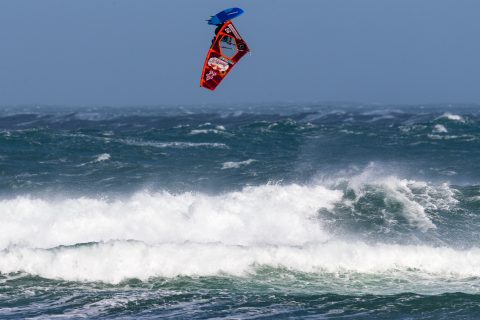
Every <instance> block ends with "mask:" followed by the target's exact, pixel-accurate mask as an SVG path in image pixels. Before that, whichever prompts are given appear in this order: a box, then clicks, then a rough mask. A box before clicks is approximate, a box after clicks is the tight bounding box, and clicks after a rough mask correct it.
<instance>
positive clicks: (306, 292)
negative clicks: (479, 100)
mask: <svg viewBox="0 0 480 320" xmlns="http://www.w3.org/2000/svg"><path fill="white" fill-rule="evenodd" d="M19 110H20V111H19ZM479 122H480V116H479V115H478V113H476V109H475V108H472V107H468V106H430V107H420V106H417V107H378V106H376V107H372V106H366V107H363V106H314V105H304V106H282V107H270V106H260V107H257V108H255V109H252V108H250V107H241V108H235V109H229V108H227V107H225V108H222V109H218V108H213V107H212V108H191V109H187V108H178V109H173V108H170V109H169V108H161V109H154V108H135V109H133V108H132V109H129V108H123V109H112V108H94V109H88V110H80V109H75V108H73V109H66V108H25V109H23V110H21V109H20V108H3V109H2V110H1V111H0V171H1V175H2V178H1V179H0V317H1V318H28V317H38V316H40V315H49V316H54V315H62V316H63V317H72V318H75V317H93V318H95V317H97V318H102V317H107V318H108V317H123V318H149V317H154V318H155V317H177V318H197V317H199V318H201V317H204V315H205V314H207V315H208V317H213V318H214V317H218V318H221V317H236V318H249V317H253V316H255V315H259V314H261V315H263V316H267V317H268V316H270V317H303V316H305V317H307V316H312V315H315V316H316V317H333V318H335V317H358V318H362V317H363V318H365V317H366V315H368V317H378V318H405V317H409V318H432V319H436V318H441V317H447V318H452V319H453V318H456V317H458V318H469V317H470V318H471V317H474V315H476V314H478V312H480V310H479V307H478V305H480V304H479V302H480V293H479V290H480V281H479V279H480V246H479V245H478V244H479V243H480V242H479V241H480V232H479V230H480V184H479V183H478V181H479V179H480V167H479V166H480V152H479V150H480V145H479V144H480V143H479V141H480V140H479V138H480V129H479V128H480V126H479V124H480V123H479ZM54 288H55V290H53V289H54ZM59 301H60V302H61V301H63V302H62V303H60V302H59ZM452 301H455V303H452ZM139 305H140V306H142V307H141V308H139V307H138V306H139ZM432 305H434V306H436V307H434V308H430V307H429V306H432ZM365 310H367V313H365ZM202 312H203V313H202ZM202 314H203V316H202Z"/></svg>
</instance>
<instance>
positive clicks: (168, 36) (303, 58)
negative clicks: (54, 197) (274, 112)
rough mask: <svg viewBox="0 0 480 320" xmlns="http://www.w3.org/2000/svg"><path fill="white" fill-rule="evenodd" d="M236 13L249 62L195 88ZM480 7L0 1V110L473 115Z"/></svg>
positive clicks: (438, 1) (459, 2)
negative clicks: (446, 111) (268, 108)
mask: <svg viewBox="0 0 480 320" xmlns="http://www.w3.org/2000/svg"><path fill="white" fill-rule="evenodd" d="M232 6H239V7H242V8H243V9H245V11H246V12H245V14H244V15H243V16H241V17H240V18H238V19H237V20H236V21H235V24H236V26H237V28H238V29H239V31H240V33H241V34H242V36H243V37H244V38H245V39H246V40H247V43H248V44H249V46H250V48H251V50H252V54H251V55H247V56H246V57H245V58H244V59H243V60H242V61H241V62H240V63H239V65H238V66H236V67H235V69H234V70H233V71H232V72H231V73H230V74H229V76H228V79H226V80H225V81H224V82H223V83H222V84H221V85H220V86H219V88H218V89H217V90H216V91H215V92H210V91H207V90H205V89H201V88H200V87H199V86H198V83H199V76H200V72H201V67H202V64H203V60H204V59H205V54H206V52H207V49H208V47H209V44H210V40H211V38H212V35H213V30H214V28H213V27H211V26H208V25H207V24H206V22H205V21H204V20H205V19H207V18H208V17H209V16H210V15H212V14H215V13H216V12H218V11H220V10H222V9H225V8H228V7H232ZM479 17H480V1H478V0H290V1H285V0H276V1H275V0H250V1H227V0H222V1H220V0H204V1H200V0H190V1H187V0H168V1H167V0H130V1H126V0H71V1H65V0H42V1H41V0H30V1H24V0H0V105H10V104H68V105H138V104H149V105H158V104H182V103H187V104H201V103H223V102H230V103H236V102H269V101H272V102H273V101H362V102H385V103H435V102H473V103H480V18H479Z"/></svg>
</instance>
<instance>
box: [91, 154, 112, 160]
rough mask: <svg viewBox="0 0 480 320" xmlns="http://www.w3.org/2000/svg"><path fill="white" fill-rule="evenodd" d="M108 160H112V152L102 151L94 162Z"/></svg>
mask: <svg viewBox="0 0 480 320" xmlns="http://www.w3.org/2000/svg"><path fill="white" fill-rule="evenodd" d="M107 160H110V154H108V153H102V154H99V155H98V156H97V158H96V159H95V160H94V162H101V161H107Z"/></svg>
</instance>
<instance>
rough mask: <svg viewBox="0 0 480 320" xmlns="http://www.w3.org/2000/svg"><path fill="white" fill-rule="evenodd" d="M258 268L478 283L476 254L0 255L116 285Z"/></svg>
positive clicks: (358, 250) (26, 268)
mask: <svg viewBox="0 0 480 320" xmlns="http://www.w3.org/2000/svg"><path fill="white" fill-rule="evenodd" d="M258 266H270V267H275V268H278V267H280V268H287V269H290V270H294V271H300V272H308V273H339V272H341V273H349V272H353V273H362V274H377V273H388V272H390V273H392V274H395V273H398V272H408V271H410V272H412V270H414V271H415V272H416V273H417V274H423V275H424V276H429V277H435V276H441V277H454V278H455V277H460V278H465V277H479V276H480V249H479V248H473V249H470V250H465V251H461V250H454V249H451V248H445V247H440V248H435V247H428V246H399V245H385V244H379V245H367V244H365V243H358V242H357V243H348V242H328V243H323V244H321V243H317V244H310V245H304V246H296V247H292V246H258V245H257V246H232V245H226V244H221V243H201V244H199V243H183V244H158V245H147V244H145V243H142V242H133V241H111V242H107V243H99V244H88V245H81V246H75V247H60V248H56V249H50V250H44V249H29V248H11V249H9V250H3V251H1V252H0V272H2V273H15V272H27V273H29V274H33V275H39V276H42V277H46V278H53V279H65V280H76V281H85V280H86V281H104V282H109V283H118V282H120V281H122V280H124V279H128V278H138V279H141V280H147V279H148V278H150V277H175V276H179V275H189V276H210V275H219V274H222V273H223V274H225V273H226V274H229V275H236V276H245V275H248V274H249V273H251V272H255V268H256V267H258Z"/></svg>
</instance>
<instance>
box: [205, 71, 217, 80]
mask: <svg viewBox="0 0 480 320" xmlns="http://www.w3.org/2000/svg"><path fill="white" fill-rule="evenodd" d="M216 75H217V73H216V72H215V71H213V70H210V72H209V73H207V74H206V75H205V79H206V80H207V81H210V80H212V79H213V78H214V77H215V76H216Z"/></svg>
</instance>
